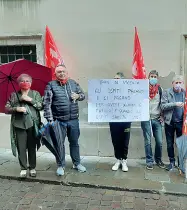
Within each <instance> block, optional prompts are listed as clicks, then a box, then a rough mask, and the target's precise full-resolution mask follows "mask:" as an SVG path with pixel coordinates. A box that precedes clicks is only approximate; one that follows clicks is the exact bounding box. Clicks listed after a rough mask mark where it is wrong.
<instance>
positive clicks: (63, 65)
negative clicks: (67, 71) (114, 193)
mask: <svg viewBox="0 0 187 210" xmlns="http://www.w3.org/2000/svg"><path fill="white" fill-rule="evenodd" d="M59 66H62V67H64V68H66V66H65V64H63V63H61V64H58V65H57V66H56V68H57V67H59Z"/></svg>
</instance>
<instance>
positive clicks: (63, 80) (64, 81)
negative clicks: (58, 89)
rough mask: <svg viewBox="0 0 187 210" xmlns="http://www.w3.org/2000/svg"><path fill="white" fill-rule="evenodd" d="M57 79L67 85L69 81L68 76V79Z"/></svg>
mask: <svg viewBox="0 0 187 210" xmlns="http://www.w3.org/2000/svg"><path fill="white" fill-rule="evenodd" d="M57 81H59V82H60V84H61V85H65V84H66V83H67V81H68V78H66V79H57Z"/></svg>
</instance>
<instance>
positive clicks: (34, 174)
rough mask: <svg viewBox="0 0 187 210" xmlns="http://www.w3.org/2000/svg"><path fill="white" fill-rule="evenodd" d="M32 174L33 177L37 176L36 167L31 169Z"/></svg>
mask: <svg viewBox="0 0 187 210" xmlns="http://www.w3.org/2000/svg"><path fill="white" fill-rule="evenodd" d="M30 176H31V177H36V170H35V169H32V170H30Z"/></svg>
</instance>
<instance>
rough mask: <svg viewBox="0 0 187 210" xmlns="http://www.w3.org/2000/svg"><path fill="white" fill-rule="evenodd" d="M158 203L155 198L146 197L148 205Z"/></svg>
mask: <svg viewBox="0 0 187 210" xmlns="http://www.w3.org/2000/svg"><path fill="white" fill-rule="evenodd" d="M156 204H157V200H154V199H146V200H145V205H146V206H147V205H148V206H151V205H153V206H154V205H156Z"/></svg>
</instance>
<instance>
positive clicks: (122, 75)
mask: <svg viewBox="0 0 187 210" xmlns="http://www.w3.org/2000/svg"><path fill="white" fill-rule="evenodd" d="M116 75H118V76H119V77H120V78H121V79H125V76H124V74H123V72H117V73H116Z"/></svg>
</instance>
